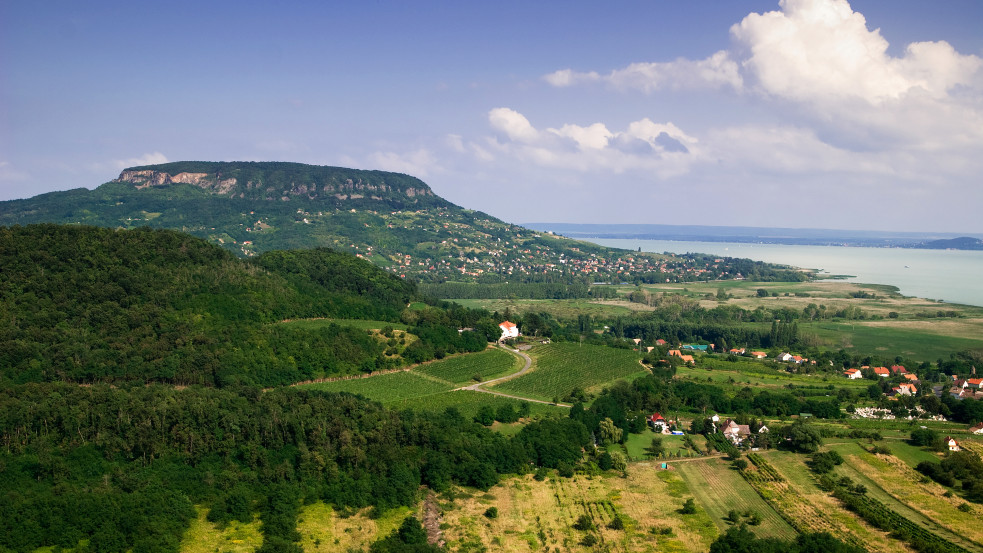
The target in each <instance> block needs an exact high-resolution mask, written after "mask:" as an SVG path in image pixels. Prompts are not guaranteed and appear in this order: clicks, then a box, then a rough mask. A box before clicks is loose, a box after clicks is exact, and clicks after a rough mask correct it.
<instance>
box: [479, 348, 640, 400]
mask: <svg viewBox="0 0 983 553" xmlns="http://www.w3.org/2000/svg"><path fill="white" fill-rule="evenodd" d="M529 354H530V356H532V357H533V361H534V363H535V364H534V367H533V370H532V371H530V372H529V373H527V374H524V375H522V376H519V377H517V378H513V379H511V380H507V381H505V382H502V383H501V384H496V385H494V389H495V390H497V391H501V392H504V393H509V394H515V395H518V396H523V397H531V398H535V399H542V400H546V401H550V400H552V399H553V398H554V397H560V398H562V397H564V396H566V395H567V394H569V393H570V392H571V391H572V390H573V389H574V388H581V389H582V390H585V391H588V392H596V391H599V389H600V388H601V387H602V386H604V385H605V384H608V383H610V382H613V381H614V380H617V379H621V378H631V377H634V376H639V375H643V374H649V371H648V369H645V368H644V367H642V365H641V364H640V363H639V359H640V356H639V354H638V353H637V352H634V351H631V350H624V349H616V348H609V347H603V346H593V345H590V344H578V343H570V342H563V343H554V344H547V345H543V346H539V347H536V348H534V349H532V350H531V351H530V352H529Z"/></svg>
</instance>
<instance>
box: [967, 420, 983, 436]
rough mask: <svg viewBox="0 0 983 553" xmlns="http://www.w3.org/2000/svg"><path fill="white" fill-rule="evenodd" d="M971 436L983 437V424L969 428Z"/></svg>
mask: <svg viewBox="0 0 983 553" xmlns="http://www.w3.org/2000/svg"><path fill="white" fill-rule="evenodd" d="M969 433H970V434H976V435H977V436H980V435H983V422H981V423H979V424H977V425H976V426H971V427H969Z"/></svg>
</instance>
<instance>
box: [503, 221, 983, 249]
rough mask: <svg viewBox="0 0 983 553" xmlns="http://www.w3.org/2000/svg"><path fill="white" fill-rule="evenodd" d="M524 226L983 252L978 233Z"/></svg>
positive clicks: (585, 233)
mask: <svg viewBox="0 0 983 553" xmlns="http://www.w3.org/2000/svg"><path fill="white" fill-rule="evenodd" d="M523 226H525V227H528V228H531V229H534V230H538V231H541V232H552V233H554V234H559V235H562V236H566V237H568V238H574V239H578V240H586V239H599V240H665V241H670V242H731V243H741V244H781V245H786V246H838V247H858V248H908V249H930V250H938V249H950V250H981V249H983V234H974V233H928V232H886V231H863V230H835V229H790V228H770V227H715V226H701V225H633V224H610V225H609V224H580V223H523Z"/></svg>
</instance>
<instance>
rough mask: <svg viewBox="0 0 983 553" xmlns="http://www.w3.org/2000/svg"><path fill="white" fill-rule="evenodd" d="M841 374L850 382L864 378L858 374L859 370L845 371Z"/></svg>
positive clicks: (861, 374)
mask: <svg viewBox="0 0 983 553" xmlns="http://www.w3.org/2000/svg"><path fill="white" fill-rule="evenodd" d="M843 374H844V375H846V377H847V378H849V379H850V380H856V379H858V378H863V376H864V375H863V373H861V372H860V369H847V370H845V371H843Z"/></svg>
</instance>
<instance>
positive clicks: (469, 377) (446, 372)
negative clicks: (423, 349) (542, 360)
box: [413, 348, 522, 386]
mask: <svg viewBox="0 0 983 553" xmlns="http://www.w3.org/2000/svg"><path fill="white" fill-rule="evenodd" d="M520 368H522V360H521V359H520V358H518V357H516V356H515V355H512V354H511V353H509V352H507V351H504V350H501V349H497V348H496V349H488V350H485V351H482V352H479V353H471V354H468V355H456V356H454V357H449V358H447V359H441V360H440V361H433V362H431V363H426V364H423V365H420V366H419V367H416V368H415V369H413V370H414V371H416V372H421V373H423V374H426V375H429V376H432V377H435V378H439V379H441V380H446V381H447V382H450V383H451V384H456V385H458V386H462V385H464V384H473V383H475V382H476V380H475V379H474V377H475V376H480V381H482V382H483V381H485V380H490V379H492V378H497V377H499V376H504V375H506V374H509V373H510V372H513V371H516V370H519V369H520Z"/></svg>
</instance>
